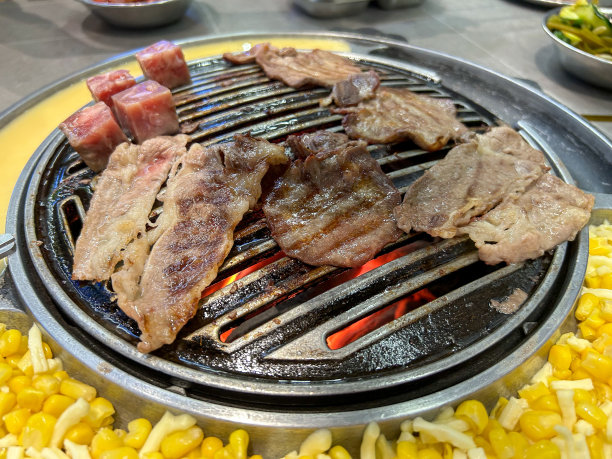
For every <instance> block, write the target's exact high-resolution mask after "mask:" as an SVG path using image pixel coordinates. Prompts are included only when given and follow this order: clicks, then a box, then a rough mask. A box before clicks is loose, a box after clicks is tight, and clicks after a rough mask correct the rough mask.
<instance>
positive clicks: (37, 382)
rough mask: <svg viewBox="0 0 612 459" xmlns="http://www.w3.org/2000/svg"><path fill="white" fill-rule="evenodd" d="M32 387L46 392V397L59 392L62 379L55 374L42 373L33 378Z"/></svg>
mask: <svg viewBox="0 0 612 459" xmlns="http://www.w3.org/2000/svg"><path fill="white" fill-rule="evenodd" d="M32 387H33V388H34V389H37V390H39V391H42V392H43V393H44V394H45V397H49V396H50V395H53V394H57V393H59V390H60V380H59V379H57V378H56V377H55V376H52V375H47V374H42V375H37V376H34V378H32Z"/></svg>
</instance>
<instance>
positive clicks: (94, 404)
mask: <svg viewBox="0 0 612 459" xmlns="http://www.w3.org/2000/svg"><path fill="white" fill-rule="evenodd" d="M113 414H115V408H114V407H113V404H112V403H111V402H109V401H108V400H107V399H105V398H103V397H96V398H95V399H93V400H92V401H91V402H90V403H89V413H88V414H87V416H85V419H84V422H86V423H87V424H89V425H90V426H91V427H92V428H94V429H99V428H100V427H102V426H103V425H104V421H105V420H106V419H107V418H109V417H110V416H112V415H113Z"/></svg>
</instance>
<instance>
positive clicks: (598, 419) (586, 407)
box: [576, 402, 608, 429]
mask: <svg viewBox="0 0 612 459" xmlns="http://www.w3.org/2000/svg"><path fill="white" fill-rule="evenodd" d="M576 415H577V416H578V417H579V418H582V419H584V420H585V421H587V422H588V423H590V424H592V425H593V426H595V427H597V428H598V429H603V428H605V427H606V424H607V422H608V417H607V416H606V414H605V413H604V412H603V411H602V410H601V409H600V408H599V407H598V406H597V405H594V404H593V403H589V402H580V403H577V404H576Z"/></svg>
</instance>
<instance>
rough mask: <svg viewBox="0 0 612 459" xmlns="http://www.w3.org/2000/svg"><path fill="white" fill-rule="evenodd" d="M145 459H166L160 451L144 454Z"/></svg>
mask: <svg viewBox="0 0 612 459" xmlns="http://www.w3.org/2000/svg"><path fill="white" fill-rule="evenodd" d="M143 457H144V459H165V458H164V455H163V454H162V453H160V452H159V451H155V452H153V453H146V454H143Z"/></svg>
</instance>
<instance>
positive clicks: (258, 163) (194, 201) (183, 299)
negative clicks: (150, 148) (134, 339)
mask: <svg viewBox="0 0 612 459" xmlns="http://www.w3.org/2000/svg"><path fill="white" fill-rule="evenodd" d="M286 161H287V156H286V155H285V152H284V148H283V147H280V146H277V145H274V144H271V143H269V142H267V141H265V140H259V139H254V138H252V137H248V136H240V135H236V137H235V142H234V143H230V144H224V145H220V146H213V147H209V148H207V149H203V148H202V147H201V146H200V145H198V144H196V145H193V146H192V147H191V149H190V150H189V152H188V153H187V154H186V155H185V156H184V157H183V159H182V161H181V163H182V168H181V169H180V170H179V172H178V173H177V174H176V176H175V177H174V178H172V180H171V181H170V183H169V185H168V190H167V194H166V197H165V200H164V208H163V214H164V219H163V221H162V223H161V225H162V226H163V229H165V231H164V232H163V234H161V236H159V239H157V242H155V245H154V246H153V248H152V250H151V253H150V255H149V258H148V259H147V261H146V263H145V265H144V271H143V272H142V277H141V280H140V283H139V285H138V286H137V287H136V286H134V285H132V286H131V287H130V286H129V285H123V287H122V288H123V289H124V290H125V291H126V292H127V294H126V295H125V297H124V298H125V301H120V302H119V307H121V309H122V310H123V311H124V312H125V313H126V314H127V315H128V316H130V317H132V318H133V319H135V320H136V321H137V322H138V326H139V327H140V330H141V332H142V334H141V336H140V340H141V342H140V343H139V344H138V350H139V351H141V352H151V351H153V350H155V349H157V348H159V347H161V346H162V345H164V344H169V343H172V342H173V341H174V339H175V338H176V335H177V333H178V332H179V330H180V329H181V328H182V327H183V326H184V325H185V324H186V323H187V321H188V320H189V319H191V317H193V315H194V314H195V313H196V311H197V305H198V300H199V298H200V295H201V293H202V290H203V289H204V288H205V287H207V286H208V285H209V284H210V282H211V281H212V280H213V279H214V278H215V277H216V275H217V270H218V268H219V266H220V265H221V264H222V263H223V260H224V259H225V257H226V256H227V254H228V253H229V251H230V249H231V247H232V244H233V232H234V228H235V227H236V225H237V224H238V223H239V222H240V220H242V217H243V215H244V213H245V212H246V211H248V210H249V209H250V208H252V207H253V206H254V205H255V203H256V202H257V200H258V199H259V196H260V194H261V180H262V178H263V176H264V175H265V173H266V172H267V170H268V168H269V167H270V166H272V165H276V164H282V163H284V162H286ZM141 250H145V251H146V250H148V248H147V247H146V245H145V244H143V248H142V249H141ZM134 259H135V260H140V259H139V258H138V257H135V258H134ZM136 263H138V261H136ZM125 280H127V281H129V280H130V278H129V276H128V279H125ZM131 281H132V282H135V281H137V276H131ZM120 298H121V297H120Z"/></svg>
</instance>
